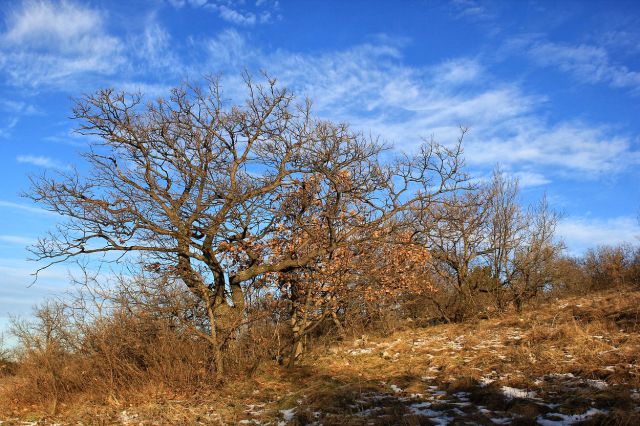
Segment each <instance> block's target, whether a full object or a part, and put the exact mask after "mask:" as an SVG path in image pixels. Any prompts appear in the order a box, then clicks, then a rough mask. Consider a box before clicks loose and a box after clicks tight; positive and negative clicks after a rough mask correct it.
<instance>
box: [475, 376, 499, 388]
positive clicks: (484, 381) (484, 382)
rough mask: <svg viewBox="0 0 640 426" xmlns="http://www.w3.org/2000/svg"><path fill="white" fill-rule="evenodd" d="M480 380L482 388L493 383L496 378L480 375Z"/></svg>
mask: <svg viewBox="0 0 640 426" xmlns="http://www.w3.org/2000/svg"><path fill="white" fill-rule="evenodd" d="M478 382H479V383H480V387H481V388H486V387H487V386H489V385H490V384H491V383H493V382H495V380H494V379H490V378H488V377H480V380H478Z"/></svg>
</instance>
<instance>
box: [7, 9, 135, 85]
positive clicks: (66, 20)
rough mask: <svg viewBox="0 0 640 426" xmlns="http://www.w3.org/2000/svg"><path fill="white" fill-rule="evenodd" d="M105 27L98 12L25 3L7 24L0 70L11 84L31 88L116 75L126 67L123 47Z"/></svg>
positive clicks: (13, 12) (15, 10)
mask: <svg viewBox="0 0 640 426" xmlns="http://www.w3.org/2000/svg"><path fill="white" fill-rule="evenodd" d="M103 21H104V17H103V15H102V14H101V13H100V12H98V11H96V10H93V9H91V8H88V7H85V6H82V5H77V4H74V3H72V2H70V1H66V0H61V1H45V0H34V1H26V2H24V3H23V4H22V5H21V6H20V7H18V8H15V9H13V10H10V11H9V13H8V14H7V16H6V18H5V25H6V31H5V32H4V33H3V34H1V35H0V52H2V54H3V56H4V59H3V60H2V61H1V62H0V68H1V69H3V70H4V72H5V73H6V74H7V76H8V79H9V81H10V82H12V83H14V84H17V85H21V86H31V87H39V86H42V85H45V84H60V83H62V82H65V81H67V79H68V78H69V77H70V76H76V77H77V76H79V75H82V74H84V73H98V74H105V75H109V74H113V73H114V72H115V70H116V69H117V68H118V67H119V66H120V65H121V64H122V62H123V57H122V55H121V48H122V46H121V42H120V40H119V39H118V38H116V37H113V36H110V35H108V34H107V33H106V31H105V29H104V22H103Z"/></svg>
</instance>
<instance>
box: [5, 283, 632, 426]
mask: <svg viewBox="0 0 640 426" xmlns="http://www.w3.org/2000/svg"><path fill="white" fill-rule="evenodd" d="M639 315H640V292H639V291H635V290H616V291H609V292H603V293H598V294H593V295H590V296H588V297H575V298H568V299H562V300H558V301H556V302H554V303H551V304H549V305H547V306H541V307H539V308H538V309H532V310H529V311H527V312H524V313H522V314H520V315H516V314H515V313H514V314H510V315H507V316H505V317H502V318H500V319H490V320H483V321H479V322H476V323H464V324H452V325H440V326H434V327H428V328H418V327H409V326H408V327H407V328H406V329H405V330H402V331H398V332H396V333H394V334H393V335H391V336H389V337H385V338H375V339H374V338H367V337H364V338H361V339H357V340H355V341H351V342H345V343H343V344H341V345H339V346H334V347H332V348H329V350H322V351H319V350H318V351H316V352H314V353H312V354H310V356H309V357H307V359H305V361H304V362H303V363H302V365H301V366H300V367H297V368H296V369H294V370H293V371H290V370H286V369H280V368H276V367H273V366H265V367H262V368H260V369H259V370H258V371H257V372H256V373H255V374H254V375H253V376H252V378H250V379H247V380H244V381H242V383H232V384H229V385H228V386H225V387H224V388H223V389H221V390H220V392H219V393H217V394H215V395H206V396H205V395H202V396H201V397H200V398H199V399H188V400H178V399H177V398H176V397H175V396H170V395H158V396H157V397H156V398H155V402H154V403H146V404H142V403H141V404H137V405H136V406H133V407H129V408H127V409H126V410H123V407H122V405H119V404H117V403H114V406H113V407H111V408H108V407H104V408H102V409H99V408H90V407H85V408H84V409H82V410H80V411H77V410H75V411H74V412H73V414H72V413H71V412H67V414H66V419H67V420H69V419H70V418H71V417H73V418H74V420H80V419H83V420H84V421H85V422H88V423H114V422H115V423H127V424H273V425H275V424H278V425H285V424H292V425H295V424H317V425H319V424H323V425H368V424H373V425H377V424H406V425H419V424H442V425H444V424H486V425H490V424H521V425H526V424H541V425H562V424H629V425H631V424H640V393H639V388H640V371H639V366H638V361H639V358H640V323H639V322H638V319H639ZM0 418H2V416H0ZM5 420H8V421H9V422H11V420H9V419H5ZM51 420H53V419H51ZM14 421H15V420H14ZM57 421H58V422H60V419H57Z"/></svg>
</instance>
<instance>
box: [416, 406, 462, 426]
mask: <svg viewBox="0 0 640 426" xmlns="http://www.w3.org/2000/svg"><path fill="white" fill-rule="evenodd" d="M425 404H429V403H428V402H421V403H419V404H411V405H410V406H409V410H411V412H412V413H413V414H415V415H418V416H425V417H429V419H430V420H431V421H432V422H434V423H435V424H436V425H439V426H447V425H448V424H449V423H450V422H451V421H452V420H453V417H448V416H446V415H445V414H444V413H442V412H441V411H435V410H432V409H430V408H428V407H429V406H428V405H425Z"/></svg>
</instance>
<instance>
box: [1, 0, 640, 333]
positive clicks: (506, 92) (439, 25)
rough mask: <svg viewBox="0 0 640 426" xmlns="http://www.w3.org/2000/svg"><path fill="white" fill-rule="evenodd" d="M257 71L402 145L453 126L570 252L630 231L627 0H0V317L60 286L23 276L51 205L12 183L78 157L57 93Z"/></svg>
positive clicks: (633, 227) (230, 79)
mask: <svg viewBox="0 0 640 426" xmlns="http://www.w3.org/2000/svg"><path fill="white" fill-rule="evenodd" d="M244 69H248V70H251V71H254V72H255V71H258V70H260V69H264V70H266V71H267V72H268V73H269V74H270V75H272V76H274V77H277V78H278V79H279V80H280V81H281V82H282V84H284V85H287V86H289V87H291V88H292V89H294V90H295V91H296V93H298V94H299V95H300V96H301V97H303V96H309V97H310V98H311V99H312V100H313V101H314V109H315V111H316V114H317V115H318V116H321V117H324V118H329V119H333V120H338V121H347V122H350V123H351V124H352V125H353V126H354V127H355V128H357V129H361V130H363V131H365V132H371V133H372V134H377V135H380V136H381V137H382V138H383V139H384V140H386V141H387V142H389V143H392V144H393V145H394V146H395V147H396V149H399V150H406V151H411V150H412V149H414V148H415V147H416V146H417V145H418V144H419V143H420V141H421V139H422V138H430V137H431V136H433V137H434V138H435V139H436V140H438V141H440V142H442V143H448V142H452V141H454V140H455V138H456V137H457V135H458V126H460V125H463V126H468V127H469V128H470V131H469V134H468V137H467V139H466V142H465V157H466V161H467V164H468V168H469V171H470V172H471V173H473V174H474V175H476V176H478V177H483V176H488V174H489V173H490V172H491V170H492V169H493V167H494V166H495V165H496V164H500V165H501V167H502V169H503V170H504V171H505V173H508V174H511V175H514V176H517V177H518V178H519V179H520V182H521V186H522V188H523V199H524V200H525V201H527V200H534V199H536V198H538V197H540V196H541V195H542V194H543V193H545V192H546V193H547V195H548V197H549V199H550V201H551V203H552V204H553V206H554V207H555V208H556V209H558V210H561V211H563V212H564V214H565V217H564V219H563V221H562V223H561V224H560V227H559V234H560V236H561V237H562V238H563V239H564V240H565V242H566V244H567V246H568V249H569V251H570V252H571V253H576V254H577V253H581V252H583V251H584V250H585V249H586V248H587V247H591V246H595V245H598V244H615V243H619V242H623V241H629V242H637V241H638V236H640V226H639V224H638V215H639V212H640V185H638V183H639V182H640V179H639V178H640V168H639V167H638V166H639V165H640V121H639V120H638V118H639V117H640V3H638V2H637V1H629V2H624V1H602V2H595V1H576V2H571V1H563V2H551V1H549V2H547V1H526V0H521V1H509V2H507V1H501V2H492V1H488V2H479V1H478V2H476V1H474V0H455V1H442V2H438V1H388V2H383V1H328V0H325V1H291V2H289V1H283V0H280V1H271V0H257V1H255V0H246V1H230V0H228V1H227V0H168V1H162V0H148V1H144V0H137V1H130V2H129V1H127V2H124V1H123V2H116V1H91V2H80V1H26V2H20V1H8V0H4V1H0V160H1V162H2V163H1V167H0V182H2V185H1V186H0V329H1V328H2V327H3V324H6V318H7V317H8V316H9V315H10V314H24V313H26V312H28V311H29V309H30V307H31V306H32V305H33V304H35V303H36V302H38V301H40V300H42V299H43V298H44V297H46V296H47V295H51V294H56V293H59V292H60V291H62V290H63V289H64V288H66V286H67V285H66V284H65V283H66V281H67V274H68V270H67V268H65V267H64V266H63V267H58V268H51V269H49V270H47V271H46V272H45V274H44V275H42V277H41V279H40V280H39V281H38V282H37V283H35V284H34V285H32V286H30V287H28V284H29V283H30V282H31V277H30V275H29V274H30V273H31V272H33V271H34V270H35V269H36V267H37V265H36V264H35V263H33V262H27V261H26V258H27V252H26V250H25V245H27V244H29V243H30V242H32V241H33V240H35V239H36V238H37V237H38V236H39V235H42V234H43V233H44V232H45V231H46V230H47V229H49V228H51V227H52V226H53V225H54V224H55V222H56V220H57V218H56V216H54V215H52V214H50V213H47V212H44V211H42V210H40V209H38V208H37V206H34V205H32V204H30V203H29V202H28V200H26V199H23V198H21V197H20V196H19V192H21V191H24V190H27V189H28V187H29V180H28V175H29V174H32V173H41V172H43V171H45V170H47V169H49V170H65V169H68V168H70V167H72V166H76V165H78V166H79V167H82V166H81V161H80V158H79V156H78V153H79V152H81V151H82V149H83V147H84V146H86V142H87V141H86V140H85V139H83V138H81V137H79V136H77V135H75V134H73V133H72V130H73V128H74V123H73V122H72V121H71V120H69V118H68V117H69V116H70V108H71V106H72V100H71V99H72V98H73V97H77V96H79V95H80V94H82V93H85V92H91V91H94V90H96V89H98V88H101V87H107V86H108V87H115V88H118V89H125V90H138V89H139V90H141V91H143V92H144V93H145V94H146V95H148V96H151V97H157V96H163V95H165V94H166V93H167V92H168V90H169V88H170V87H172V86H174V85H177V84H179V83H181V82H182V81H184V80H185V79H186V78H189V79H191V80H198V79H199V78H200V77H201V76H203V75H204V74H210V73H215V74H218V73H220V74H221V75H222V80H223V84H224V87H225V89H226V91H227V93H228V94H229V96H230V97H234V96H238V95H239V94H240V93H241V92H240V88H241V84H240V82H241V79H240V77H241V73H242V71H243V70H244Z"/></svg>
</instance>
